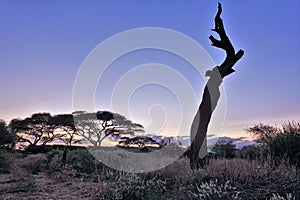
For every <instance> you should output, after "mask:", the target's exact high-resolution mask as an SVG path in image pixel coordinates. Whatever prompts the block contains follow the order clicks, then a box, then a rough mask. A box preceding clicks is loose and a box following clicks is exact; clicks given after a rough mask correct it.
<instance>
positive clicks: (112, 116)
mask: <svg viewBox="0 0 300 200" xmlns="http://www.w3.org/2000/svg"><path fill="white" fill-rule="evenodd" d="M73 114H74V113H73ZM74 119H75V124H76V131H77V133H78V134H79V135H80V136H82V137H83V138H85V139H86V140H88V141H89V142H90V143H91V144H93V145H94V146H101V143H102V141H103V140H104V139H105V138H107V137H108V136H113V137H120V136H121V135H134V133H135V132H143V131H144V129H143V126H142V125H140V124H137V123H133V122H132V121H130V120H128V119H126V117H124V116H122V115H120V114H117V113H112V112H109V111H98V112H96V113H86V112H83V111H80V112H76V113H75V114H74Z"/></svg>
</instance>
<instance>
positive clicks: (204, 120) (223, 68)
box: [190, 3, 244, 169]
mask: <svg viewBox="0 0 300 200" xmlns="http://www.w3.org/2000/svg"><path fill="white" fill-rule="evenodd" d="M221 13H222V6H221V4H220V3H219V4H218V12H217V14H216V17H215V28H214V29H212V31H214V32H216V33H217V34H218V35H219V37H220V39H219V40H218V39H216V38H215V37H214V36H212V35H211V36H210V37H209V39H210V41H211V43H212V46H214V47H217V48H220V49H223V50H224V51H225V52H226V58H225V60H224V61H223V63H222V64H221V65H220V66H216V67H215V68H213V69H212V70H209V71H207V72H206V76H208V77H209V80H208V81H207V83H206V86H205V88H204V93H203V96H202V102H201V103H200V106H199V108H198V111H197V114H196V116H195V118H194V121H193V124H192V128H191V141H192V143H191V147H190V166H191V168H192V169H199V168H200V167H203V166H204V160H205V157H206V155H207V144H206V134H207V128H208V125H209V122H210V120H211V116H212V113H213V111H214V110H215V108H216V106H217V103H218V100H219V98H220V90H219V86H220V85H221V83H222V81H223V79H224V78H225V77H226V76H228V75H229V74H231V73H233V72H234V71H235V70H234V69H232V68H233V66H234V65H235V63H236V62H237V61H238V60H239V59H241V57H242V56H243V55H244V51H243V50H239V51H238V52H237V53H235V49H234V47H233V45H232V44H231V42H230V40H229V38H228V36H227V35H226V32H225V29H224V24H223V20H222V19H221Z"/></svg>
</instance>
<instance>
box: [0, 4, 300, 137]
mask: <svg viewBox="0 0 300 200" xmlns="http://www.w3.org/2000/svg"><path fill="white" fill-rule="evenodd" d="M217 2H218V1H212V0H203V1H179V0H178V1H159V0H147V1H137V0H136V1H134V0H131V1H121V0H120V1H114V0H107V1H66V0H63V1H57V0H54V1H32V0H27V1H20V0H19V1H14V0H6V1H5V0H1V1H0V27H1V29H0V44H1V45H0V81H1V84H0V91H1V93H2V94H1V98H0V118H2V119H5V120H6V121H9V120H11V119H12V118H16V117H22V118H23V117H26V116H29V115H31V114H32V113H34V112H41V111H45V112H51V113H70V112H72V91H73V84H74V81H75V77H76V73H77V71H78V69H79V67H80V65H81V63H82V62H83V60H84V59H85V57H86V56H87V55H88V54H89V52H90V51H91V50H92V49H93V48H94V47H95V46H96V45H98V44H99V43H100V42H102V41H103V40H105V39H107V38H108V37H110V36H112V35H114V34H117V33H119V32H122V31H125V30H128V29H132V28H139V27H164V28H169V29H173V30H176V31H180V32H182V33H184V34H186V35H188V36H190V37H191V38H193V39H194V40H196V41H197V42H198V43H199V44H201V45H202V46H203V47H204V48H205V49H206V51H207V52H208V53H209V54H210V56H211V57H212V58H213V60H214V62H215V63H217V64H220V63H221V62H222V61H223V59H224V53H223V52H222V51H221V50H219V49H216V48H214V47H211V46H210V41H209V40H208V36H209V35H210V34H212V32H211V30H210V29H211V28H213V26H214V23H213V19H214V17H215V14H216V11H217ZM221 3H222V5H223V14H222V18H223V20H224V23H225V28H226V31H227V33H228V35H229V37H230V39H231V40H232V42H233V44H234V46H235V48H236V49H239V48H242V49H243V50H245V56H244V57H243V58H242V59H241V61H239V62H238V64H237V65H236V66H235V69H236V73H234V74H232V75H231V76H229V77H228V78H225V81H224V87H225V89H226V119H225V125H224V129H223V133H222V134H223V135H227V136H232V137H238V136H247V135H246V134H245V132H244V131H243V129H245V128H247V127H248V126H251V125H254V124H255V123H260V122H262V123H271V124H274V123H275V124H281V123H282V122H286V121H287V120H296V121H300V104H299V102H300V78H299V75H300V66H299V65H300V64H299V63H300V54H299V53H300V37H299V35H300V13H299V10H300V2H299V1H298V0H287V1H274V0H264V1H250V0H248V1H240V0H232V1H221ZM122 59H123V60H122ZM174 59H176V58H174V56H172V55H169V54H166V53H161V52H157V51H147V52H146V51H144V52H136V53H135V55H128V56H127V58H120V60H118V61H117V62H116V63H114V65H115V68H118V67H117V66H119V65H123V66H124V65H128V66H132V65H133V66H134V65H137V64H143V63H148V62H158V63H168V62H169V63H168V64H169V65H171V66H174V68H176V66H175V65H176V63H177V64H178V63H180V62H183V61H178V62H177V61H176V62H175V61H174ZM112 70H114V68H112ZM117 71H118V70H116V71H112V72H111V73H112V74H114V73H116V72H117ZM181 73H182V74H185V73H186V75H187V77H188V78H189V79H191V82H192V84H193V83H194V85H193V86H195V85H196V86H195V89H196V90H197V89H198V90H199V91H201V88H202V87H203V81H202V80H200V79H197V76H195V75H193V73H192V71H191V70H189V71H181ZM108 74H109V72H108ZM200 78H201V77H200ZM197 83H202V85H200V86H197ZM99 88H100V87H99ZM107 88H109V87H107ZM153 91H154V93H153V94H154V95H156V96H157V97H159V98H157V99H156V101H169V99H168V97H166V98H164V97H165V96H168V95H164V93H162V92H161V90H160V89H157V88H156V89H155V88H154V89H153ZM101 92H102V91H101V90H100V89H98V90H97V94H98V95H97V96H96V104H97V107H98V108H100V109H103V108H105V106H102V105H101V103H99V102H101V100H100V97H101V94H100V93H101ZM102 95H103V93H102ZM200 97H201V94H200V93H199V95H198V96H197V98H198V100H199V101H200ZM136 98H139V96H138V94H137V95H136ZM160 98H161V99H160ZM142 102H143V103H141V104H139V105H140V106H141V105H144V106H145V107H147V106H149V105H148V104H147V102H146V101H142ZM170 105H172V104H170ZM141 109H142V108H141ZM170 110H171V112H174V113H173V114H174V115H173V116H175V115H176V109H174V110H172V109H170ZM136 116H138V114H137V115H136ZM137 120H138V121H139V122H144V121H145V119H142V118H141V119H140V120H139V119H136V118H135V121H137ZM174 120H176V117H175V118H174V119H173V121H174ZM146 121H147V120H146Z"/></svg>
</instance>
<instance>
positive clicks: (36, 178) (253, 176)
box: [0, 122, 300, 200]
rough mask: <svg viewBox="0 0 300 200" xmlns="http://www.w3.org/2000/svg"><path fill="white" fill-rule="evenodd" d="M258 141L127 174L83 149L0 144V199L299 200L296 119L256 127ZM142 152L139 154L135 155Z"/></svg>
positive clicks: (299, 153)
mask: <svg viewBox="0 0 300 200" xmlns="http://www.w3.org/2000/svg"><path fill="white" fill-rule="evenodd" d="M247 131H248V132H249V133H251V134H253V136H254V137H255V139H256V140H257V141H258V142H261V145H258V146H249V147H244V148H243V149H236V148H235V146H234V145H232V144H230V143H218V144H217V145H216V146H215V148H214V151H215V152H217V153H218V155H219V156H218V157H217V158H211V159H210V160H209V162H208V164H207V166H206V168H205V169H201V170H191V169H190V166H189V160H188V158H181V159H179V160H177V161H175V162H173V163H172V164H171V165H169V166H166V167H164V168H162V169H159V170H156V171H153V172H148V173H138V174H136V173H126V172H121V171H117V170H115V169H112V168H110V167H108V166H105V165H104V164H102V163H100V162H98V161H97V160H96V159H95V158H94V156H92V155H91V154H90V152H89V151H87V150H84V149H74V150H69V152H68V154H67V157H66V160H65V161H64V159H63V155H64V151H63V150H58V149H57V150H55V149H53V150H52V151H49V152H47V153H38V154H32V153H28V152H26V151H24V152H22V151H15V150H13V149H9V148H2V149H1V151H0V173H1V174H0V199H295V200H296V199H300V176H299V160H300V158H299V156H300V150H299V148H300V145H299V144H300V124H299V123H295V122H292V123H288V124H285V125H283V127H282V128H276V127H273V126H269V125H262V124H259V125H256V126H254V127H251V128H248V129H247ZM141 154H144V153H141Z"/></svg>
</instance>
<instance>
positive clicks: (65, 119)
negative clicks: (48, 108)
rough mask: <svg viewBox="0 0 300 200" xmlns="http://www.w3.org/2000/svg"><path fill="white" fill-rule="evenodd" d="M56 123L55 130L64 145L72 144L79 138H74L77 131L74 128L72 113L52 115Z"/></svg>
mask: <svg viewBox="0 0 300 200" xmlns="http://www.w3.org/2000/svg"><path fill="white" fill-rule="evenodd" d="M53 120H54V123H55V125H56V127H55V128H56V129H55V130H56V132H57V134H59V139H60V140H62V141H63V142H64V143H65V144H66V145H68V146H72V144H75V143H77V142H78V141H79V140H78V139H76V136H78V133H77V132H76V129H75V124H74V119H73V115H72V114H60V115H55V116H54V117H53Z"/></svg>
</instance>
